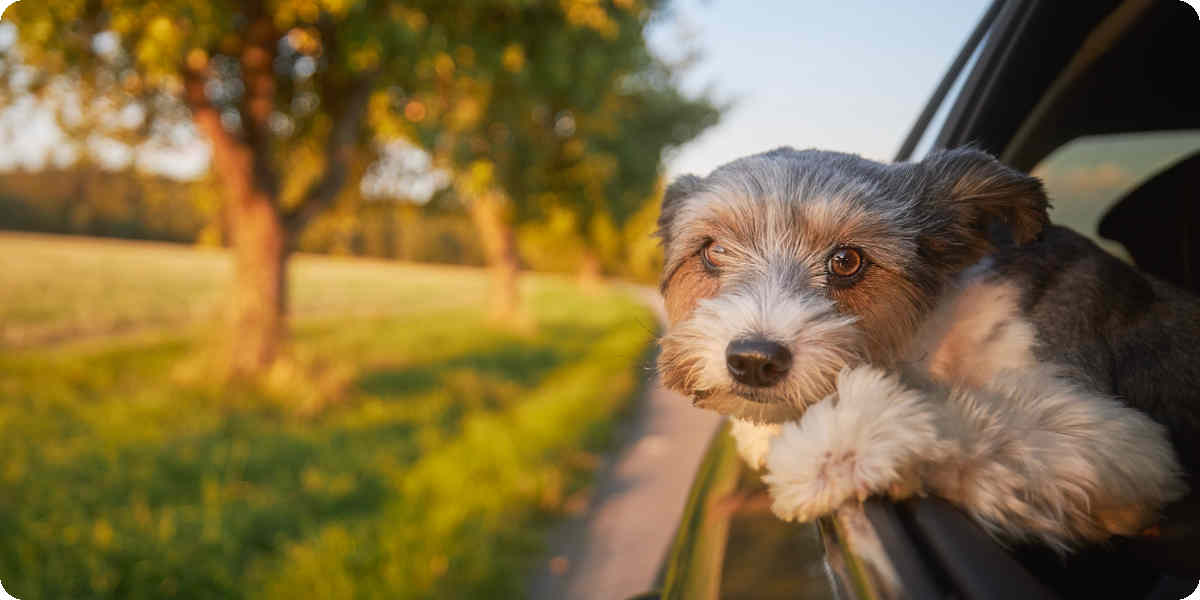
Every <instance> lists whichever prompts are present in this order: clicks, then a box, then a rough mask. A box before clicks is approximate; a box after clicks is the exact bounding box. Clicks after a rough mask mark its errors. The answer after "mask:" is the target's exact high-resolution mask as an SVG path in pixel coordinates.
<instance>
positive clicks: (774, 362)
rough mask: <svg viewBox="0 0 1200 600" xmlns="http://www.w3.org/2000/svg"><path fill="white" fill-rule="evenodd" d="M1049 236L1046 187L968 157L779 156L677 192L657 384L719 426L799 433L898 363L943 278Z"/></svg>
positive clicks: (673, 192)
mask: <svg viewBox="0 0 1200 600" xmlns="http://www.w3.org/2000/svg"><path fill="white" fill-rule="evenodd" d="M1046 222H1047V216H1046V198H1045V195H1044V193H1043V192H1042V189H1041V185H1040V183H1038V181H1037V180H1036V179H1033V178H1030V177H1027V176H1024V175H1022V174H1020V173H1017V172H1015V171H1013V170H1011V169H1008V168H1007V167H1004V166H1003V165H1001V164H1000V163H999V162H997V161H996V160H995V159H993V158H991V157H990V156H988V155H986V154H984V153H982V152H978V151H974V150H955V151H948V152H941V153H937V154H935V155H932V156H931V157H930V158H928V159H926V160H925V161H923V162H921V163H905V164H897V165H884V164H880V163H876V162H872V161H868V160H865V159H862V158H859V157H857V156H851V155H845V154H838V153H832V152H821V151H815V150H806V151H796V150H792V149H790V148H781V149H778V150H774V151H772V152H768V153H766V154H759V155H755V156H751V157H748V158H743V159H741V160H738V161H734V162H732V163H730V164H727V165H725V166H723V167H721V168H719V169H717V170H716V171H715V172H713V173H712V174H711V175H710V176H708V177H707V178H704V179H701V178H698V177H694V176H685V177H682V178H680V179H679V180H678V181H676V182H675V183H674V184H672V185H671V186H670V187H669V188H668V190H667V192H666V194H665V195H664V199H663V210H662V216H661V218H660V220H659V235H660V237H661V238H662V240H663V244H664V247H665V250H666V262H665V268H664V272H663V278H662V291H663V294H664V297H665V299H666V305H667V313H668V320H669V327H668V330H667V333H666V335H665V336H664V337H663V338H662V340H661V344H662V353H661V354H660V357H659V370H660V372H661V374H662V378H663V381H664V383H665V384H666V385H667V386H668V387H670V388H672V389H674V390H676V391H678V392H681V393H683V394H685V395H687V396H690V397H691V398H692V400H693V402H694V403H696V405H697V406H702V407H705V408H710V409H713V410H716V411H718V412H721V413H723V414H728V415H733V416H736V417H739V418H742V419H747V420H752V421H755V422H760V423H762V422H780V421H786V420H790V419H794V418H796V417H798V416H799V415H800V414H802V413H803V410H804V408H805V407H806V406H808V405H809V404H811V403H813V402H816V401H818V400H820V399H821V398H823V397H825V396H827V395H828V394H830V393H831V392H832V391H833V386H834V382H835V379H836V376H837V374H838V372H840V371H841V370H842V369H843V368H844V367H846V366H850V365H853V364H857V363H859V362H863V361H870V362H872V363H875V364H880V365H890V364H893V363H895V361H896V360H898V356H899V353H900V352H901V351H902V350H903V349H904V346H905V343H906V342H907V341H908V340H909V338H910V337H911V336H912V334H913V333H914V331H915V329H916V327H917V326H918V325H919V323H920V321H921V319H922V317H923V316H924V315H925V314H926V313H927V312H928V311H929V309H930V308H931V307H932V305H933V304H934V302H935V301H936V299H937V296H938V294H939V293H940V292H941V291H942V289H943V287H944V286H945V284H946V282H947V281H948V280H949V279H950V278H951V277H953V276H954V275H955V274H956V273H958V272H959V271H961V270H962V269H964V268H966V267H967V266H969V265H971V264H973V263H975V262H976V261H977V260H979V259H980V258H981V257H982V256H983V255H984V254H985V253H986V252H987V251H988V250H989V249H990V248H991V247H992V244H993V241H994V240H995V239H997V238H1003V237H1005V236H1006V235H1007V236H1008V237H1009V238H1010V239H1011V240H1013V241H1014V242H1016V243H1023V242H1025V241H1028V240H1030V239H1032V238H1033V237H1035V236H1036V235H1037V234H1038V232H1040V230H1041V228H1042V227H1043V226H1044V224H1045V223H1046ZM999 226H1004V227H999Z"/></svg>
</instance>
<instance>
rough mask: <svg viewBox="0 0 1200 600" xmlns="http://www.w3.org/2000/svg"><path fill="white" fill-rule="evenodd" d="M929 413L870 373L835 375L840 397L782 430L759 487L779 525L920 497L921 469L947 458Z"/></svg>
mask: <svg viewBox="0 0 1200 600" xmlns="http://www.w3.org/2000/svg"><path fill="white" fill-rule="evenodd" d="M937 421H938V419H937V415H936V414H935V413H934V405H932V404H931V403H929V402H926V401H925V399H924V398H923V396H922V394H921V393H920V392H917V391H915V390H910V389H907V388H905V387H904V386H903V385H902V384H901V383H900V381H899V380H898V379H897V378H895V377H892V376H888V375H887V374H885V373H884V372H882V371H880V370H878V369H875V368H872V367H856V368H854V369H847V370H844V371H842V372H841V374H839V375H838V387H837V394H836V395H835V396H830V397H828V398H826V399H824V400H822V401H821V402H818V403H817V404H815V405H813V406H811V407H809V408H808V410H807V411H806V412H805V413H804V417H803V418H801V420H800V422H799V423H788V424H786V425H783V426H782V428H781V430H780V433H779V436H778V437H777V438H775V439H774V440H773V441H772V442H771V448H770V450H769V451H768V453H767V460H766V465H767V471H768V474H767V475H766V476H764V477H763V481H765V482H766V483H767V485H768V486H769V487H770V491H771V496H772V497H773V498H774V504H773V505H772V507H771V508H772V510H774V511H775V514H776V515H778V516H779V517H780V518H782V519H786V520H797V521H808V520H811V519H814V518H816V517H819V516H821V515H824V514H828V513H830V512H833V511H834V510H835V509H837V508H838V507H839V506H841V505H842V504H844V503H846V502H849V501H852V500H857V501H862V500H865V499H866V498H867V497H868V496H871V495H873V494H880V493H886V494H888V495H891V496H892V497H897V498H899V497H904V496H908V495H911V494H913V493H914V492H917V491H919V490H920V489H921V485H920V484H921V482H920V467H921V465H926V464H930V463H931V462H936V461H938V460H939V459H941V458H942V457H944V456H945V455H946V452H947V444H946V442H943V441H941V439H940V438H939V435H938V430H937Z"/></svg>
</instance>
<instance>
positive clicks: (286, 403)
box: [0, 234, 652, 600]
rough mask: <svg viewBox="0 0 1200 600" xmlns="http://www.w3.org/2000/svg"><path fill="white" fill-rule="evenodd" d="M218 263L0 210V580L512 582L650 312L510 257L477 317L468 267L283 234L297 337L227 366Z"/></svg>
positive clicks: (221, 265)
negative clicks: (521, 327) (505, 298)
mask: <svg viewBox="0 0 1200 600" xmlns="http://www.w3.org/2000/svg"><path fill="white" fill-rule="evenodd" d="M228 270H229V265H228V263H227V259H226V257H225V256H224V255H223V254H221V253H217V252H201V251H195V250H191V249H187V248H180V247H172V246H162V245H149V244H133V243H126V242H105V241H95V240H70V239H64V238H55V237H43V236H18V235H8V234H0V273H4V278H5V281H4V286H5V287H4V292H3V294H2V295H0V323H2V324H3V332H4V337H3V341H2V344H3V345H4V346H7V347H6V348H4V349H0V430H2V431H3V432H5V435H4V436H2V437H0V580H2V581H3V582H4V586H5V588H7V589H8V591H9V592H11V593H12V594H13V595H15V596H16V597H18V598H21V599H22V600H33V599H38V598H161V597H197V598H200V597H221V598H226V597H247V598H295V597H305V598H309V597H320V598H336V597H355V598H465V597H471V598H475V597H489V598H510V597H520V596H521V593H522V590H521V585H522V582H523V581H524V576H525V573H526V572H527V569H528V568H529V567H530V564H531V561H532V560H533V559H534V558H535V557H537V556H538V552H539V550H540V548H541V547H540V544H541V541H542V534H543V533H544V531H545V529H546V527H547V525H548V524H549V523H550V522H551V521H552V519H553V518H554V517H556V516H557V515H559V514H561V513H562V512H563V511H565V510H568V507H570V506H572V505H575V504H578V501H577V497H578V494H579V493H580V490H582V489H583V487H584V485H585V484H586V481H587V478H588V475H589V472H590V470H591V468H592V467H593V466H594V464H595V462H596V458H595V455H594V453H595V452H596V451H598V450H599V449H600V448H602V447H603V445H604V443H605V440H606V434H607V431H608V427H609V425H610V424H611V423H612V421H613V420H614V418H615V417H616V416H617V415H618V414H619V413H620V411H621V410H622V408H623V407H625V406H626V405H627V404H628V402H629V400H630V399H631V398H632V397H633V395H634V393H635V392H636V388H637V386H638V385H639V381H640V373H639V367H640V366H641V365H642V364H643V363H644V361H645V358H646V357H645V352H646V350H647V347H648V344H649V342H650V340H651V337H652V334H651V326H650V325H651V323H652V318H651V316H650V315H649V313H648V312H646V311H645V310H644V309H643V308H641V307H640V306H638V305H637V304H635V303H634V302H633V301H631V300H630V299H628V298H627V297H626V296H624V295H622V294H620V293H618V292H615V291H601V292H588V293H582V292H580V291H578V290H577V289H576V288H575V287H574V285H573V284H571V283H569V282H563V281H559V280H555V279H551V278H541V277H528V278H527V279H526V281H525V287H524V290H523V291H524V293H525V296H526V298H527V299H528V301H529V312H530V315H531V316H532V318H533V320H534V321H535V322H536V328H535V330H534V331H535V332H534V333H529V332H525V333H522V332H519V331H512V330H508V329H506V328H503V327H497V326H495V325H493V324H491V323H489V321H488V320H487V319H486V318H485V317H484V310H483V299H484V295H485V293H486V280H485V278H484V277H483V276H482V274H481V273H479V272H476V271H470V270H463V269H446V268H424V267H415V266H401V265H395V264H388V263H380V262H370V261H356V260H338V259H328V258H315V257H301V258H298V259H297V260H296V261H295V262H294V263H293V267H292V281H293V290H294V293H293V305H294V306H295V307H296V311H295V312H296V314H297V318H296V319H295V334H294V336H293V339H292V342H291V355H292V356H293V357H294V358H293V359H292V360H289V361H287V362H285V363H283V366H281V367H280V368H278V369H275V370H274V371H273V372H272V373H271V374H270V376H269V377H267V378H266V379H265V380H264V381H263V382H260V383H258V384H254V385H250V384H237V385H227V384H222V383H219V382H218V381H215V380H213V379H212V378H210V377H207V376H206V371H205V366H204V365H205V364H206V361H205V358H204V357H205V356H206V355H207V354H208V353H210V352H212V347H213V341H212V339H211V337H212V333H210V332H213V331H223V330H221V329H220V328H217V327H213V326H211V323H212V322H213V321H212V319H213V317H214V315H218V314H219V313H220V308H221V306H220V302H221V299H222V298H223V293H224V288H223V286H224V280H225V279H226V277H227V275H228ZM167 325H169V326H170V327H167V328H166V329H165V330H164V328H163V326H167ZM126 331H138V332H140V333H137V334H122V335H116V336H114V335H106V334H111V333H112V332H126ZM77 336H88V340H87V341H84V342H77V341H71V340H73V339H74V338H75V337H77ZM297 406H303V407H304V409H303V410H297Z"/></svg>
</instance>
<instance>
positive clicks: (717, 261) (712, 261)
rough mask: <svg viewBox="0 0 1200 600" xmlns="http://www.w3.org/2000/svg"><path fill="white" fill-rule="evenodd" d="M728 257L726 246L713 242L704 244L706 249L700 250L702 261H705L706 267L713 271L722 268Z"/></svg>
mask: <svg viewBox="0 0 1200 600" xmlns="http://www.w3.org/2000/svg"><path fill="white" fill-rule="evenodd" d="M728 257H729V251H728V250H726V249H725V246H722V245H720V244H718V243H717V242H715V241H713V240H709V241H708V243H707V244H704V247H703V248H701V249H700V260H701V261H704V266H706V267H708V268H709V269H711V270H716V269H719V268H721V265H722V264H723V263H724V262H725V259H727V258H728Z"/></svg>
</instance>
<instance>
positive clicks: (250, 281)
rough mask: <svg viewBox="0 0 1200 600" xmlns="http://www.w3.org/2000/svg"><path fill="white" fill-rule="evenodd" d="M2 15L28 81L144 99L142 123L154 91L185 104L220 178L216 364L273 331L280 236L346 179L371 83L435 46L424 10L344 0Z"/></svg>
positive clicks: (100, 7)
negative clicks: (227, 264)
mask: <svg viewBox="0 0 1200 600" xmlns="http://www.w3.org/2000/svg"><path fill="white" fill-rule="evenodd" d="M431 5H432V3H431ZM9 16H11V17H12V19H13V20H14V21H15V22H16V23H17V24H18V25H19V28H20V33H21V38H22V46H21V47H22V51H23V59H24V60H25V62H27V63H28V64H31V65H33V66H35V67H36V68H37V69H38V73H39V75H40V88H39V89H45V88H46V87H47V86H48V85H49V84H50V83H51V82H53V81H62V80H63V79H64V78H65V79H66V80H69V81H70V82H71V84H72V85H73V86H74V87H75V88H76V89H80V90H84V91H85V93H88V94H90V95H91V96H94V97H103V98H106V99H108V100H109V101H110V103H111V105H112V107H113V108H114V109H115V110H116V109H119V107H120V106H130V105H136V106H140V107H143V108H144V109H145V110H146V111H147V113H148V117H147V119H146V123H147V124H146V126H145V127H143V128H142V130H141V133H142V134H143V135H146V136H149V135H152V134H153V132H154V129H155V127H156V126H159V127H162V126H164V125H163V123H164V121H169V120H170V119H171V118H172V113H171V112H170V111H164V110H155V109H156V107H161V106H169V105H172V104H175V105H182V106H184V107H186V108H187V109H188V110H187V117H186V118H188V119H190V120H191V122H192V124H193V125H194V127H195V129H196V130H197V131H198V132H199V133H200V134H201V135H202V136H203V137H204V138H205V139H207V141H208V143H209V145H210V146H211V156H212V168H213V169H214V171H215V173H216V176H217V178H218V179H219V180H220V181H221V183H222V184H223V187H224V196H225V210H226V212H227V215H228V222H229V226H230V234H231V239H230V242H231V245H232V249H233V254H234V263H235V283H234V287H233V293H232V294H231V300H232V306H231V316H232V325H233V335H232V336H231V340H232V344H231V352H230V357H229V358H230V366H231V367H232V369H233V370H234V371H235V372H237V373H254V372H256V371H259V370H261V369H262V368H264V367H265V366H267V365H269V364H270V363H271V362H272V361H273V360H274V359H275V358H276V356H277V354H278V352H279V348H280V342H281V340H282V338H283V335H284V333H285V331H286V314H287V307H286V304H287V287H286V273H287V257H288V253H289V250H290V249H291V247H292V244H293V242H294V240H295V238H296V236H297V234H298V233H299V232H300V231H302V230H303V228H304V226H305V225H306V224H307V223H309V222H310V221H311V220H312V219H313V218H314V217H315V216H316V215H318V214H319V213H320V212H321V211H323V210H324V209H325V208H327V207H328V206H329V205H330V204H331V203H332V202H333V200H334V198H335V196H336V195H337V193H338V191H339V190H340V189H341V188H342V186H343V185H344V183H345V182H346V180H347V174H348V170H349V169H350V163H351V159H352V157H353V156H354V154H355V152H357V151H359V150H360V149H361V148H362V147H363V145H364V141H365V140H366V139H367V137H368V136H367V135H366V133H365V132H364V129H363V123H364V119H365V116H366V113H367V109H368V104H369V101H370V98H371V94H372V92H373V91H375V90H377V89H381V88H383V87H388V86H412V87H419V82H418V81H417V77H416V76H415V73H416V69H415V65H416V63H417V62H419V61H420V60H421V57H422V56H425V55H426V54H427V53H429V52H437V51H439V49H440V46H439V44H438V41H437V40H436V39H430V37H429V36H428V35H427V34H428V27H427V25H428V21H429V19H428V17H427V16H426V15H425V14H424V13H422V12H421V11H420V10H419V7H416V8H414V7H411V6H403V5H398V4H394V3H389V2H362V1H358V2H355V1H349V0H319V1H318V0H311V1H303V0H293V1H288V2H282V1H267V0H249V1H246V2H242V1H234V0H217V1H212V2H185V1H182V0H175V1H169V0H164V1H162V2H157V3H144V2H140V1H134V0H99V1H90V2H45V3H42V2H25V3H21V4H18V5H16V6H14V7H13V8H12V9H11V10H10V11H9ZM384 57H386V60H384ZM35 87H37V86H35ZM174 118H176V119H178V115H174ZM298 161H299V162H303V163H304V164H307V165H311V167H312V168H307V169H293V168H290V167H291V166H292V165H294V164H296V163H297V162H298ZM305 161H306V162H305Z"/></svg>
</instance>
